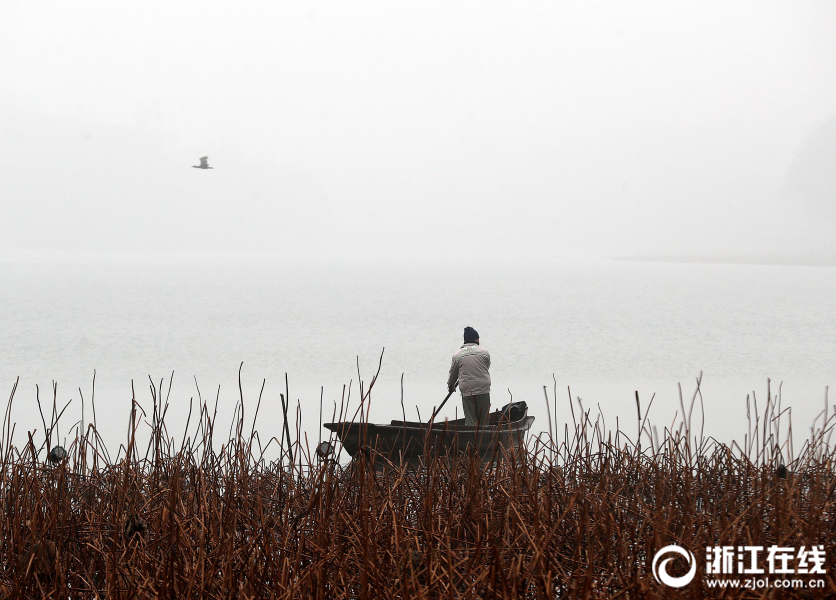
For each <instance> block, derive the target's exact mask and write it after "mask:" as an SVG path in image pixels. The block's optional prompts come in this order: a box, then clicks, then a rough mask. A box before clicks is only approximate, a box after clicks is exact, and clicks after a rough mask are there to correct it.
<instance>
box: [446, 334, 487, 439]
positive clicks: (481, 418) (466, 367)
mask: <svg viewBox="0 0 836 600" xmlns="http://www.w3.org/2000/svg"><path fill="white" fill-rule="evenodd" d="M490 366H491V355H490V354H489V353H488V351H487V350H486V349H485V348H483V347H482V346H480V345H479V334H478V333H477V332H476V330H475V329H473V327H465V328H464V345H463V346H462V347H461V348H459V351H458V352H456V353H455V354H454V355H453V364H452V365H451V366H450V376H449V377H448V378H447V389H448V390H449V391H450V393H452V392H453V390H454V389H455V386H456V381H457V380H458V382H459V391H460V392H461V393H462V405H463V407H464V418H465V424H467V425H479V426H480V427H484V426H485V425H487V424H488V411H490V409H491V394H490V392H491V376H490V374H489V373H488V369H490Z"/></svg>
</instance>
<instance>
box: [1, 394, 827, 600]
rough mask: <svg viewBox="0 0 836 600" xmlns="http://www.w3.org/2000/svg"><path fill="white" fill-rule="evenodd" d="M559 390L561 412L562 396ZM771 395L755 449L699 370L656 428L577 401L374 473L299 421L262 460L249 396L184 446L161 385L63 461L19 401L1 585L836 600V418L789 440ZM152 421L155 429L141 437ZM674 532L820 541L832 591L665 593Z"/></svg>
mask: <svg viewBox="0 0 836 600" xmlns="http://www.w3.org/2000/svg"><path fill="white" fill-rule="evenodd" d="M555 387H556V386H555ZM153 390H154V388H153V386H152V391H153ZM544 392H546V395H545V401H546V405H547V406H548V407H549V408H550V410H551V409H552V407H553V406H554V403H555V402H556V401H557V390H556V389H554V390H552V396H549V393H548V391H547V390H545V388H544ZM768 396H769V398H768V400H767V402H766V406H765V407H762V408H761V410H760V411H758V409H757V407H756V405H755V404H754V397H753V398H752V405H751V407H750V413H749V414H750V426H749V431H747V432H746V433H745V434H744V441H743V444H742V445H738V444H732V446H727V445H724V444H721V443H718V442H716V441H715V440H712V439H710V438H705V437H703V436H702V434H701V433H699V432H698V431H697V429H698V428H697V427H696V426H694V424H693V423H692V422H691V419H692V416H693V414H694V410H695V406H696V407H699V406H700V403H697V400H700V396H699V380H698V382H697V390H696V392H695V393H694V395H693V397H692V398H691V400H690V402H688V403H686V402H685V401H683V402H682V407H681V414H680V416H679V418H678V420H677V421H675V422H674V423H673V424H672V425H670V426H669V427H667V428H663V429H662V431H661V436H660V434H659V431H658V430H657V429H656V428H654V427H653V426H651V425H650V424H649V421H648V419H647V412H648V410H649V406H648V407H646V409H645V411H644V413H643V412H642V407H641V403H640V402H639V399H638V396H637V398H636V403H637V423H636V428H635V430H634V434H635V435H628V433H627V432H625V431H622V430H621V429H619V428H616V429H615V430H608V429H606V427H605V424H604V420H603V415H601V414H600V413H599V415H598V416H597V418H595V419H594V420H593V418H592V417H591V415H590V411H587V410H584V408H583V404H582V402H581V401H580V399H574V400H573V399H572V398H571V393H570V394H569V402H570V405H571V406H572V409H573V414H574V417H573V418H574V422H573V423H571V424H568V425H561V427H560V428H558V427H557V425H558V424H557V423H554V422H553V423H550V424H549V428H550V430H551V433H550V434H545V435H543V436H540V437H538V438H533V439H531V440H530V443H529V444H528V446H527V450H526V451H525V452H520V453H507V452H502V455H501V459H499V460H496V461H493V462H490V463H482V462H480V461H479V460H478V459H477V458H476V457H474V456H472V455H471V456H467V455H465V456H455V457H450V456H433V457H431V456H428V457H427V461H426V464H425V465H424V466H423V468H420V469H409V468H407V467H400V466H397V465H393V466H392V467H391V468H387V469H382V470H378V471H375V470H374V469H372V468H370V467H369V465H368V464H366V463H364V462H363V461H362V459H360V460H357V461H352V462H347V461H346V460H345V457H339V456H337V457H325V458H319V457H317V456H316V454H315V453H311V452H309V451H308V449H307V446H306V444H304V443H302V442H301V441H300V440H299V436H298V434H297V439H296V440H295V441H293V443H292V444H290V441H291V440H290V437H289V432H287V437H285V435H284V432H283V433H282V439H281V440H275V441H276V442H280V443H281V445H282V455H281V456H280V457H279V458H278V459H276V460H273V461H267V460H265V459H264V450H263V449H262V448H261V442H260V441H259V438H258V433H257V431H256V429H255V426H254V425H253V427H252V428H251V429H250V430H249V431H247V430H246V428H245V427H244V417H243V400H242V404H241V409H240V410H239V411H236V416H235V419H234V421H233V423H232V424H231V426H230V428H229V434H228V436H227V437H226V438H225V439H223V443H221V444H219V445H218V446H217V447H216V444H217V443H218V442H219V441H220V435H219V434H218V432H217V431H216V427H215V425H216V423H215V420H216V419H215V417H214V414H215V413H214V412H213V410H212V409H211V408H210V407H209V406H207V405H206V404H202V405H201V406H199V407H198V411H197V413H198V414H197V415H196V417H195V418H194V419H193V420H191V419H190V420H191V422H192V429H191V430H189V429H188V426H187V431H192V435H190V436H185V437H184V441H181V442H180V444H179V445H177V444H175V443H174V441H173V438H172V437H171V436H169V434H168V433H167V428H166V425H165V411H166V403H165V402H163V401H161V400H160V394H159V393H158V392H155V393H153V394H152V403H153V406H152V408H151V410H150V411H149V414H148V415H147V416H146V417H145V418H144V419H143V418H142V414H141V411H140V409H139V408H138V405H136V404H134V405H133V408H132V411H131V433H130V435H129V439H128V440H127V442H126V446H125V447H123V448H122V449H121V450H120V452H119V454H118V455H117V457H116V458H114V459H113V460H110V459H109V457H108V455H107V452H106V450H105V449H104V448H103V446H102V444H101V443H100V440H99V438H98V436H97V432H96V430H95V427H94V426H93V425H90V426H88V427H87V429H86V430H85V431H80V432H78V434H77V435H76V437H75V439H74V441H73V442H72V444H71V445H70V446H69V448H68V449H67V451H66V453H65V455H64V456H58V457H57V458H58V460H52V461H50V460H49V459H48V456H49V454H50V452H51V451H52V450H54V447H53V446H52V444H51V439H49V438H50V437H51V436H43V435H41V437H47V440H46V443H41V444H39V442H38V440H36V439H35V438H34V436H33V435H32V434H30V435H29V436H28V442H27V443H26V444H25V445H24V446H23V447H16V446H14V445H12V444H11V441H10V440H11V432H12V424H11V423H10V422H9V418H8V417H9V415H10V414H11V413H10V408H8V409H7V411H6V420H5V421H4V423H3V431H2V446H0V451H2V456H0V530H2V532H3V535H2V540H0V569H2V570H0V598H47V597H48V598H117V599H119V598H131V599H133V598H149V599H150V598H178V599H181V598H219V599H220V598H317V599H319V598H532V599H535V598H536V599H554V598H648V599H653V598H705V597H724V598H772V597H776V598H777V597H782V598H785V597H796V598H823V597H836V581H834V578H833V574H832V573H833V566H834V558H836V547H834V546H836V543H835V542H836V536H834V517H836V512H834V511H836V509H834V487H836V477H834V475H836V473H834V451H833V448H832V447H831V446H830V445H829V435H830V432H831V431H832V429H833V425H834V416H833V414H832V411H831V410H828V409H827V408H825V411H823V414H822V415H821V416H820V418H819V419H818V420H817V424H816V425H814V428H813V429H812V430H811V433H810V438H809V439H807V440H806V441H805V442H804V443H803V444H802V445H801V447H800V449H799V450H798V451H797V452H795V451H794V449H793V446H792V442H791V433H790V432H791V428H789V429H787V427H788V420H789V414H788V412H787V411H786V410H782V409H781V408H780V396H779V395H775V396H774V397H773V396H772V395H771V391H770V392H769V393H768ZM13 397H14V390H13V392H12V395H11V398H10V401H9V407H10V406H11V402H12V398H13ZM366 399H367V396H364V400H366ZM259 402H260V400H259ZM826 403H827V400H825V406H827V404H826ZM283 405H284V406H285V408H286V407H287V404H286V402H285V401H283ZM686 406H687V409H686ZM57 408H58V407H57V406H56V405H55V404H53V410H52V423H50V425H49V426H47V423H46V420H45V421H44V425H45V429H46V430H48V431H49V432H50V433H51V432H52V431H53V429H54V428H55V425H56V423H57V418H58V417H59V415H60V411H58V410H57ZM340 412H341V413H343V412H344V410H342V409H341V411H340ZM365 412H366V413H367V412H368V410H367V409H366V411H365ZM356 414H359V415H361V418H362V415H363V414H364V410H363V406H362V403H361V407H360V409H359V410H358V412H357V413H355V415H356ZM697 414H699V412H698V413H697ZM143 421H144V422H145V423H147V425H146V424H142V422H143ZM140 427H150V436H149V441H148V442H147V445H145V444H143V447H142V448H139V447H138V442H137V440H138V436H137V431H138V430H139V428H140ZM224 429H225V428H224ZM286 429H287V428H286ZM561 429H562V435H561V433H560V430H561ZM782 431H783V432H787V433H782ZM58 454H59V455H60V453H58ZM53 458H56V457H55V456H53ZM668 544H679V545H681V546H682V547H684V548H686V549H688V550H690V551H692V552H693V553H694V554H695V555H696V556H697V557H698V560H702V558H703V557H704V556H705V552H706V547H707V546H714V545H726V546H735V547H736V546H738V545H753V544H755V545H761V546H769V545H771V544H778V545H781V546H794V547H800V546H802V545H805V546H808V547H809V546H811V545H813V544H822V545H823V546H824V547H825V552H826V555H827V573H826V574H825V575H823V576H821V577H822V578H823V579H825V588H824V589H818V590H815V591H810V590H806V589H805V590H798V589H796V590H783V591H780V592H778V591H776V590H745V589H726V590H715V589H709V588H708V587H707V584H706V581H705V575H704V573H702V572H701V571H700V572H698V573H697V575H696V578H695V579H694V581H693V582H691V583H690V584H689V585H688V586H686V587H683V588H679V589H674V588H670V587H666V586H663V585H661V584H659V583H658V582H657V581H655V580H654V578H653V575H652V573H651V561H652V558H653V556H654V554H655V552H656V551H657V550H659V549H660V548H662V547H663V546H665V545H668ZM673 566H674V569H673V570H672V572H675V573H676V572H679V573H681V572H684V566H687V565H684V561H683V565H677V564H674V565H673Z"/></svg>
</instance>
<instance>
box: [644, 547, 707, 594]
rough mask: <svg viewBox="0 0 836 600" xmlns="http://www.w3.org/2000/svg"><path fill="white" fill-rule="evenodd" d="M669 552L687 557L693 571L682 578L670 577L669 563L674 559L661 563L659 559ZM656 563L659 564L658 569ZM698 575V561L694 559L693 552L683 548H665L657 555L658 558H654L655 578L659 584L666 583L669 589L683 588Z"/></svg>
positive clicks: (667, 559)
mask: <svg viewBox="0 0 836 600" xmlns="http://www.w3.org/2000/svg"><path fill="white" fill-rule="evenodd" d="M669 552H673V553H675V554H679V555H680V556H683V557H685V560H687V561H688V564H689V565H691V570H690V571H688V572H687V573H686V574H685V575H683V576H682V577H673V576H671V575H668V571H667V566H668V562H670V561H672V560H673V559H674V557H671V558H666V559H664V560H663V561H662V562H661V563H659V559H660V558H661V557H662V556H663V555H665V554H668V553H669ZM656 563H659V566H658V568H657V566H656ZM696 573H697V559H696V558H694V555H693V554H692V553H691V552H688V551H687V550H685V549H684V548H682V547H681V546H676V545H670V546H665V547H664V548H662V549H661V550H659V552H657V553H656V556H654V557H653V577H654V579H656V581H658V582H659V583H664V584H665V585H667V586H669V587H674V588H681V587H683V586H686V585H688V584H689V583H691V580H692V579H693V578H694V575H696Z"/></svg>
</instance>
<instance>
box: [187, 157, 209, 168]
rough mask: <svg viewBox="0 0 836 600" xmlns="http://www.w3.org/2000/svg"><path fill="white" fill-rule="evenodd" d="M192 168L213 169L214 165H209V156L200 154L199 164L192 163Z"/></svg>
mask: <svg viewBox="0 0 836 600" xmlns="http://www.w3.org/2000/svg"><path fill="white" fill-rule="evenodd" d="M192 168H193V169H214V168H215V167H210V166H209V157H208V156H201V157H200V164H199V165H192Z"/></svg>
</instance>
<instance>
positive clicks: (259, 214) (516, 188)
mask: <svg viewBox="0 0 836 600" xmlns="http://www.w3.org/2000/svg"><path fill="white" fill-rule="evenodd" d="M834 31H836V5H833V4H831V3H824V2H792V3H786V2H738V3H727V2H719V1H711V2H703V3H691V4H690V5H687V6H685V5H683V3H670V2H643V3H636V2H623V3H609V2H607V3H598V2H588V1H586V0H584V1H577V2H501V3H500V2H448V1H445V2H436V1H431V2H423V3H391V2H348V3H347V2H328V1H323V2H285V3H275V4H270V3H252V2H237V3H220V2H206V1H204V2H170V1H167V2H143V3H130V4H128V3H100V2H72V3H66V2H39V3H37V4H31V3H30V4H23V3H19V2H10V1H9V2H7V1H2V2H0V201H2V207H3V208H2V219H0V257H17V256H27V255H31V254H35V255H37V254H39V253H40V254H43V255H55V256H71V255H74V253H75V254H79V255H110V254H116V255H119V254H120V253H122V254H124V253H128V254H130V253H162V254H169V253H205V252H216V253H239V254H253V255H265V254H266V255H274V256H279V257H288V258H290V259H292V260H298V259H302V258H314V259H321V260H338V259H339V260H343V259H348V260H360V259H363V260H371V259H396V260H412V261H414V260H419V259H449V258H450V257H455V258H456V260H459V259H473V258H476V259H487V260H506V259H507V260H519V259H529V258H530V259H543V258H549V257H554V256H559V255H565V254H572V255H574V254H590V255H598V256H619V255H636V254H667V255H670V254H695V253H702V254H723V253H727V254H744V253H747V254H759V253H760V254H763V253H769V254H775V253H787V254H806V253H809V252H811V251H815V252H822V251H832V250H833V248H834V246H833V242H832V240H833V236H834V233H836V181H834V173H836V126H835V125H834V123H836V36H834V35H833V32H834ZM204 155H208V156H209V164H210V165H212V166H213V167H214V169H213V170H207V171H202V170H198V169H192V168H191V165H195V164H198V158H199V157H200V156H204Z"/></svg>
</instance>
